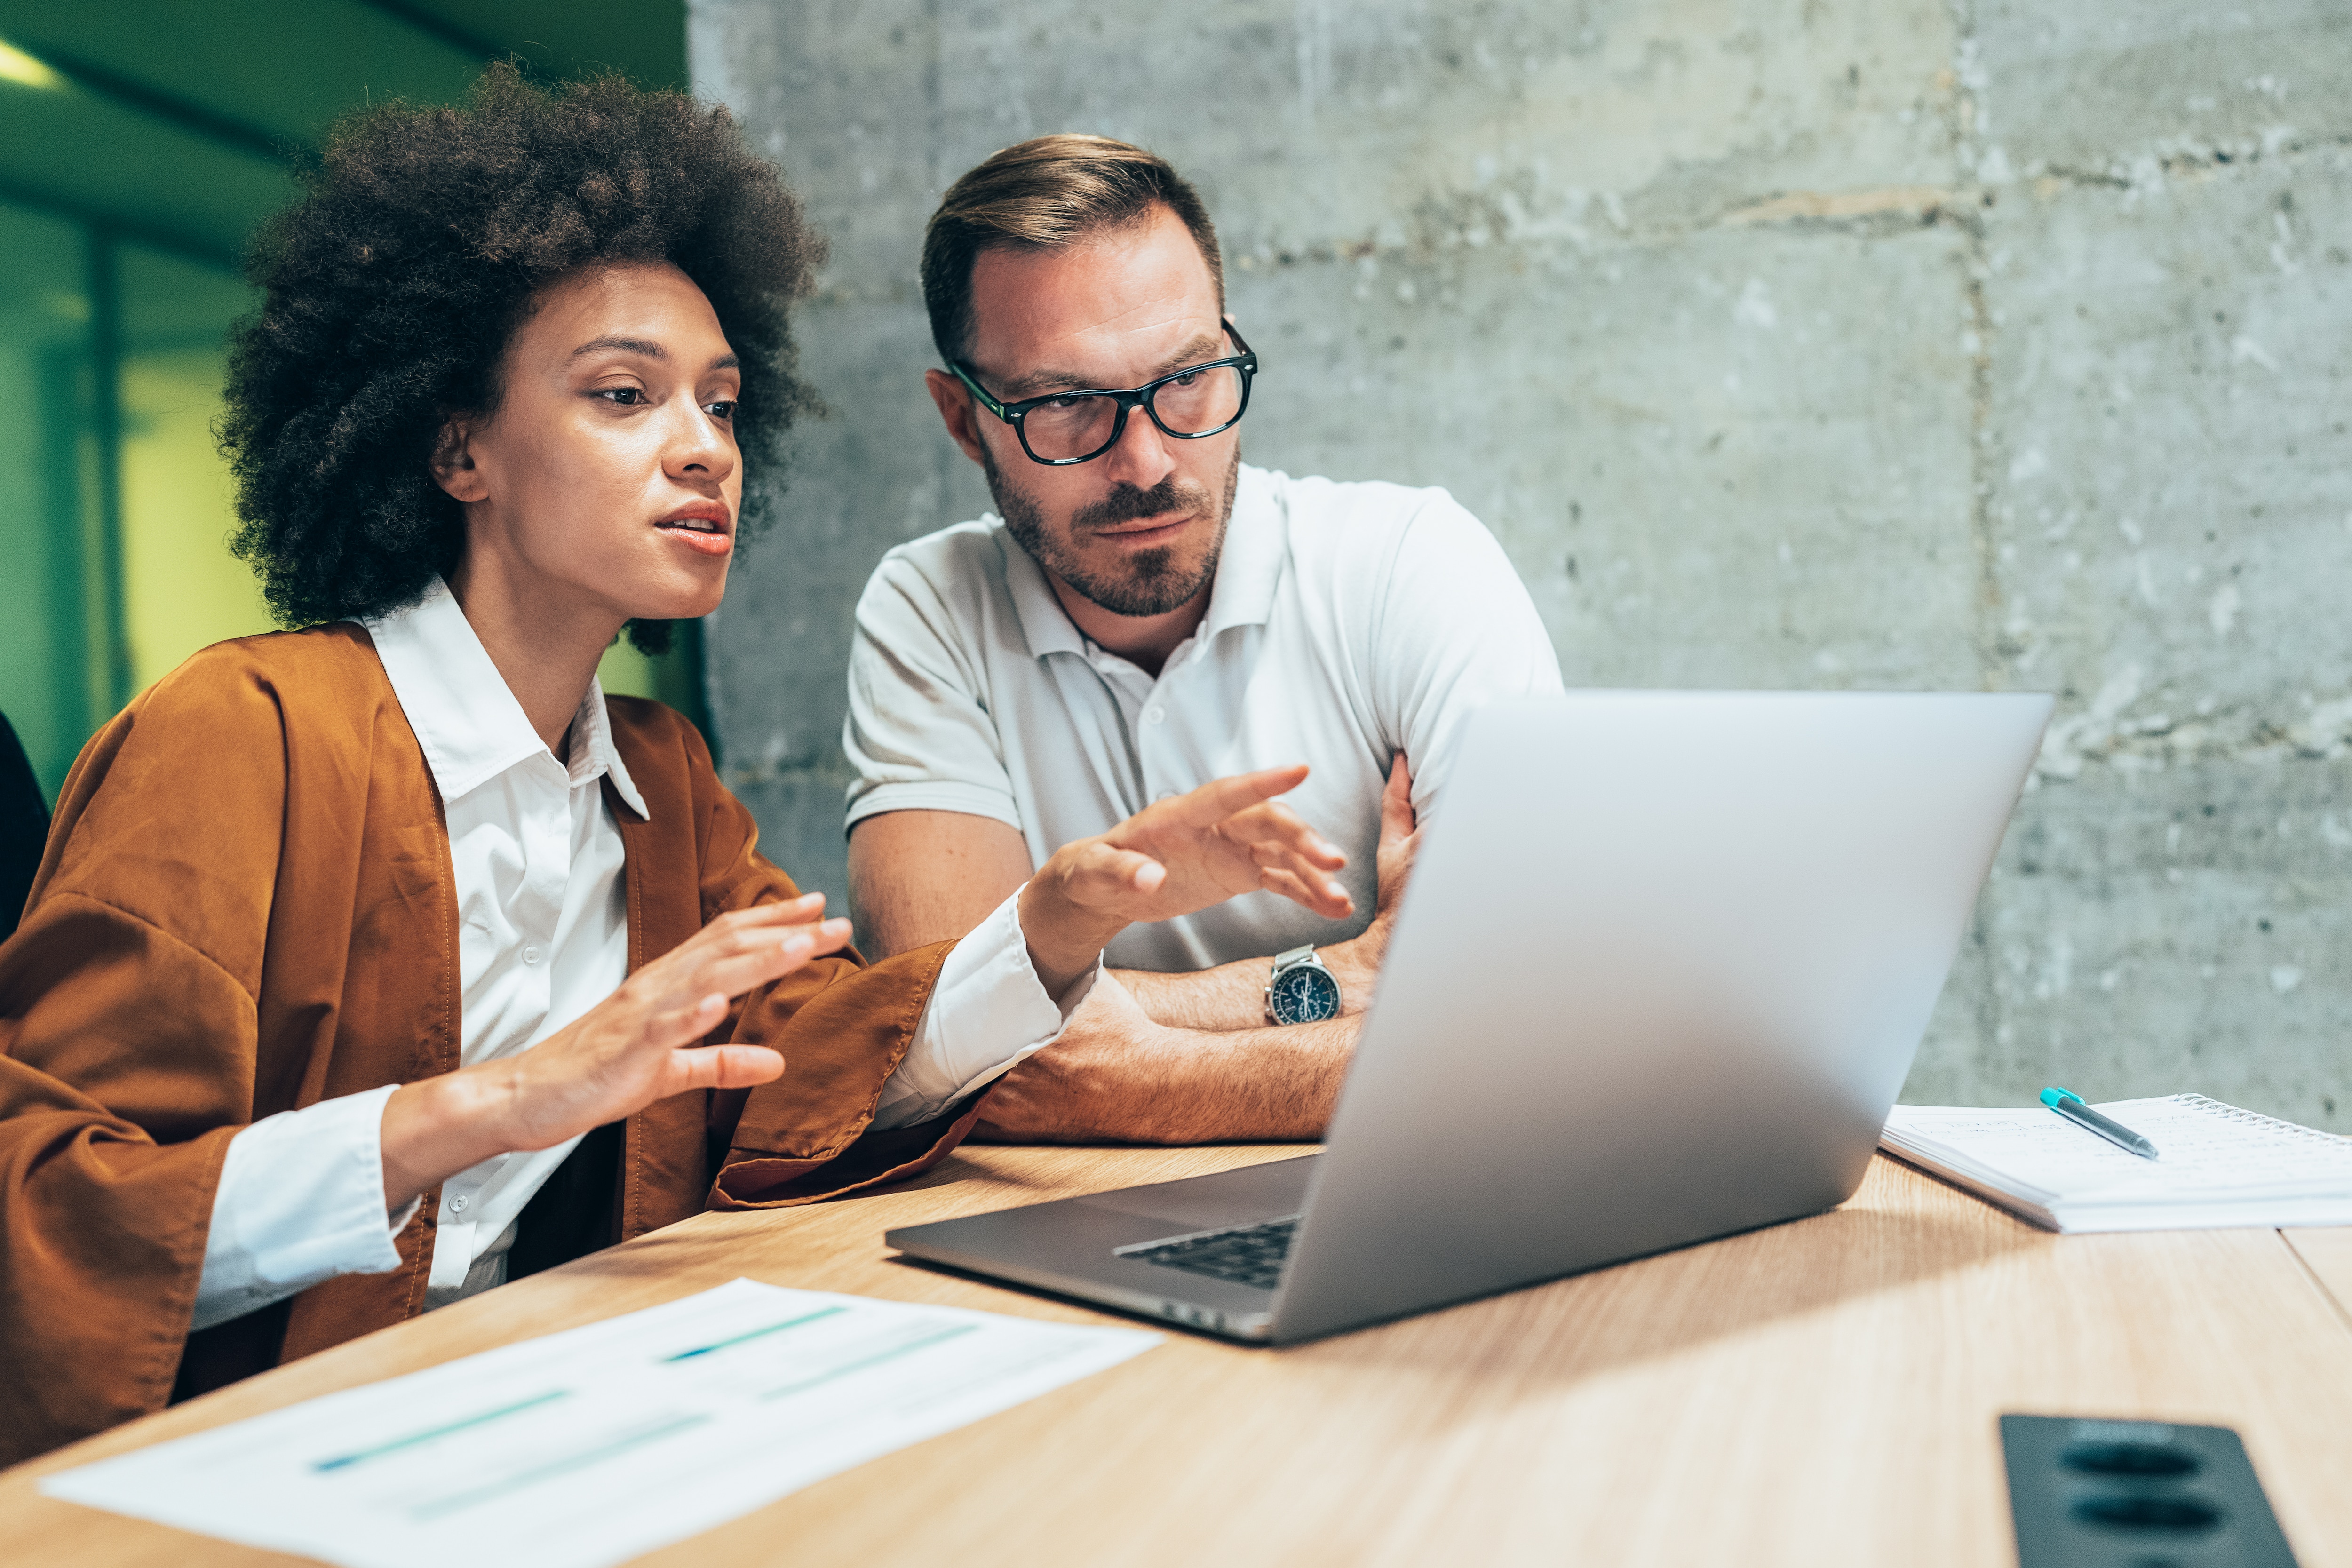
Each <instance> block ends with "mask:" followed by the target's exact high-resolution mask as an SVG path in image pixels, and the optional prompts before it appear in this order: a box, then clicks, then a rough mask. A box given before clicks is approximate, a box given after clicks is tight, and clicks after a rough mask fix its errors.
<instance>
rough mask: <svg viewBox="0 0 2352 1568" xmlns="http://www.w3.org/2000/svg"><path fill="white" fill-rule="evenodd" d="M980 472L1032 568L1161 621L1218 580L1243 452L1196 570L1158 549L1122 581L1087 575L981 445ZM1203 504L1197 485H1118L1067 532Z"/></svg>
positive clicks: (1117, 607)
mask: <svg viewBox="0 0 2352 1568" xmlns="http://www.w3.org/2000/svg"><path fill="white" fill-rule="evenodd" d="M981 468H982V471H984V472H985V473H986V474H987V475H988V493H989V494H990V495H992V496H994V497H995V498H996V510H997V515H998V516H1000V517H1002V518H1003V519H1004V527H1005V530H1006V531H1008V532H1010V533H1011V534H1012V535H1013V538H1014V539H1015V540H1016V541H1018V542H1020V545H1021V548H1022V549H1024V550H1026V551H1027V552H1029V553H1030V555H1031V556H1032V557H1033V558H1034V560H1035V561H1036V563H1037V564H1039V565H1040V566H1043V567H1045V570H1047V571H1048V572H1051V573H1052V574H1054V575H1055V576H1056V577H1059V578H1060V579H1061V580H1062V581H1063V582H1065V583H1067V584H1069V585H1070V586H1071V587H1072V588H1073V589H1075V590H1076V591H1077V593H1078V594H1079V595H1080V596H1082V597H1084V598H1085V599H1087V601H1088V602H1089V603H1091V604H1095V605H1100V606H1101V607H1102V608H1104V609H1106V610H1108V611H1109V612H1110V613H1111V614H1112V615H1115V616H1164V615H1166V614H1167V613H1168V612H1169V611H1171V610H1173V609H1177V608H1179V607H1181V605H1186V604H1189V603H1191V602H1192V596H1193V595H1196V594H1198V593H1199V592H1200V591H1201V590H1202V589H1203V588H1205V587H1207V586H1208V585H1209V582H1210V580H1211V579H1212V578H1213V577H1214V576H1216V574H1217V557H1218V556H1219V555H1221V554H1223V552H1224V548H1225V525H1226V524H1227V523H1228V522H1229V521H1232V519H1233V514H1234V487H1235V486H1236V485H1237V484H1238V483H1239V482H1240V479H1241V472H1242V454H1241V448H1240V447H1239V446H1235V447H1234V460H1233V463H1232V465H1231V466H1230V467H1229V468H1226V470H1225V493H1224V494H1223V496H1222V497H1220V498H1219V499H1218V501H1217V506H1216V512H1215V517H1216V535H1215V537H1214V538H1213V539H1212V540H1210V542H1209V549H1208V552H1207V553H1206V554H1205V555H1203V556H1202V559H1201V563H1200V564H1199V566H1198V567H1196V568H1194V569H1192V570H1191V571H1185V570H1183V569H1181V567H1180V566H1179V565H1178V563H1177V561H1176V547H1175V546H1174V545H1172V544H1163V545H1160V546H1157V547H1155V548H1153V549H1150V550H1142V551H1138V552H1136V553H1135V554H1134V555H1133V556H1132V557H1131V558H1130V559H1129V563H1128V570H1127V574H1126V575H1125V576H1124V577H1120V578H1108V577H1102V576H1098V575H1097V574H1094V573H1092V572H1089V571H1088V570H1087V567H1086V565H1085V564H1084V563H1081V562H1080V561H1079V560H1078V559H1077V555H1076V552H1075V551H1074V550H1071V549H1069V548H1068V547H1067V546H1066V543H1065V542H1064V541H1063V540H1061V539H1057V538H1055V536H1054V535H1052V534H1050V533H1048V532H1047V531H1046V530H1045V509H1044V508H1043V507H1041V506H1039V505H1038V504H1037V503H1036V501H1035V500H1033V499H1032V498H1031V497H1030V496H1029V495H1028V494H1026V493H1025V492H1024V491H1022V490H1020V489H1015V488H1014V487H1013V484H1012V483H1011V482H1010V481H1009V480H1007V479H1005V477H1004V473H1003V470H1002V469H1001V468H998V467H997V466H996V455H995V454H994V453H992V452H991V451H990V450H989V449H988V448H987V447H982V448H981ZM1208 499H1209V497H1208V492H1207V491H1206V490H1204V489H1202V488H1201V487H1200V486H1198V485H1194V484H1183V483H1180V482H1178V480H1177V478H1176V476H1175V475H1174V474H1172V473H1171V474H1170V475H1169V476H1168V477H1167V478H1166V479H1161V480H1160V482H1159V483H1158V484H1156V485H1154V486H1152V487H1151V488H1150V489H1148V490H1145V489H1137V488H1136V487H1135V486H1133V485H1129V484H1121V485H1119V486H1118V487H1117V488H1116V489H1113V490H1112V491H1111V492H1110V494H1108V495H1107V496H1105V497H1104V498H1103V499H1102V500H1098V501H1094V502H1091V503H1089V504H1087V505H1086V506H1082V507H1080V508H1079V509H1078V510H1077V511H1076V513H1075V514H1074V515H1073V516H1072V517H1071V519H1070V522H1069V530H1068V531H1069V534H1070V535H1072V536H1075V535H1076V534H1078V533H1080V532H1082V531H1085V530H1087V529H1090V528H1100V527H1102V526H1104V525H1105V524H1107V523H1114V522H1129V521H1133V520H1135V519H1137V518H1142V517H1159V516H1161V515H1162V514H1164V513H1167V512H1172V511H1191V512H1199V511H1202V510H1206V507H1205V505H1204V503H1205V502H1206V501H1207V500H1208Z"/></svg>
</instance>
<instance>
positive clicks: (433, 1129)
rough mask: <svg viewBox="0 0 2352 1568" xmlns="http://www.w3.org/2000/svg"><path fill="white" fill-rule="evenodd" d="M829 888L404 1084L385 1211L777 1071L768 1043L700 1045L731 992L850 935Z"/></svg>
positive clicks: (723, 930) (388, 1139) (727, 928)
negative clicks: (472, 1170) (500, 1159)
mask: <svg viewBox="0 0 2352 1568" xmlns="http://www.w3.org/2000/svg"><path fill="white" fill-rule="evenodd" d="M848 942H849V922H848V921H828V920H825V919H824V894H822V893H810V894H806V895H804V896H803V897H802V898H799V899H795V900H792V901H791V902H788V903H777V904H761V905H758V906H756V907H754V908H751V909H748V910H735V911H733V912H731V913H729V914H724V915H721V916H719V918H718V919H717V920H715V921H711V922H710V923H709V925H707V926H705V927H703V928H702V930H701V931H698V932H696V933H695V934H694V936H692V937H691V938H689V939H688V940H687V941H686V942H681V943H679V944H678V945H677V947H676V948H674V949H673V950H671V951H670V952H667V953H665V954H663V955H662V956H661V957H659V958H657V959H656V960H654V961H653V962H652V963H648V964H646V966H645V967H644V968H643V969H640V970H638V971H637V972H636V973H635V974H633V975H631V976H629V978H628V979H627V980H626V981H625V982H624V983H623V984H622V985H621V988H620V989H619V990H617V991H615V992H614V993H613V994H612V995H610V996H607V997H606V998H604V1001H602V1002H599V1003H598V1004H597V1005H595V1006H593V1007H592V1008H590V1009H589V1010H588V1011H587V1012H586V1013H584V1014H583V1015H582V1016H580V1017H579V1018H577V1019H575V1020H574V1021H573V1022H572V1024H571V1025H570V1026H567V1027H565V1028H562V1029H560V1030H558V1031H557V1032H556V1033H554V1034H553V1035H551V1036H549V1037H547V1038H546V1039H544V1040H542V1041H541V1042H540V1043H539V1044H538V1045H536V1046H533V1047H531V1048H530V1049H529V1050H527V1051H525V1052H523V1053H522V1054H521V1055H520V1056H516V1057H509V1058H503V1059H500V1060H498V1061H489V1062H480V1063H477V1064H476V1065H475V1066H473V1067H469V1068H460V1069H459V1070H458V1071H457V1072H454V1073H447V1074H445V1075H443V1076H441V1077H439V1078H430V1079H420V1080H419V1081H417V1082H415V1083H411V1084H404V1085H402V1086H401V1087H400V1088H399V1089H395V1090H394V1092H393V1096H392V1098H391V1100H388V1101H387V1102H386V1103H385V1105H384V1110H383V1198H384V1207H385V1208H386V1209H387V1210H388V1211H391V1212H395V1213H396V1212H397V1211H399V1210H400V1209H401V1208H403V1207H404V1206H406V1205H407V1203H408V1200H409V1199H411V1198H413V1197H415V1196H416V1195H417V1194H419V1193H422V1192H424V1191H425V1189H426V1188H428V1187H431V1186H434V1185H435V1184H438V1183H440V1182H442V1181H444V1180H446V1178H448V1177H450V1176H453V1175H456V1174H457V1173H458V1172H460V1171H463V1170H466V1169H467V1168H468V1167H469V1166H472V1165H475V1164H478V1163H480V1162H481V1161H484V1160H487V1159H488V1158H489V1157H490V1156H491V1155H493V1154H503V1153H507V1152H510V1151H514V1150H520V1149H547V1148H552V1147H553V1146H554V1145H556V1144H558V1143H561V1142H563V1141H564V1140H565V1139H567V1138H571V1137H573V1136H575V1135H577V1134H579V1133H582V1132H585V1131H588V1130H589V1129H590V1128H592V1127H601V1126H603V1125H604V1123H605V1122H608V1121H619V1120H620V1119H621V1118H623V1117H625V1116H627V1115H630V1114H632V1113H633V1112H635V1111H637V1110H643V1109H644V1108H645V1107H646V1106H647V1105H650V1104H652V1103H653V1102H654V1101H655V1100H665V1099H667V1098H668V1097H669V1096H671V1095H673V1094H682V1093H684V1092H685V1091H687V1090H688V1089H748V1088H750V1087H751V1086H752V1085H754V1084H761V1083H767V1082H769V1081H771V1080H772V1079H775V1078H777V1077H779V1076H781V1075H782V1072H783V1070H784V1058H782V1057H781V1056H779V1055H778V1054H777V1053H775V1052H774V1051H772V1050H770V1049H768V1048H767V1047H764V1046H705V1045H700V1044H698V1041H700V1040H701V1038H702V1037H704V1036H705V1035H708V1034H709V1032H710V1031H711V1030H712V1029H715V1028H717V1027H718V1026H719V1022H720V1021H721V1020H722V1019H724V1018H725V1017H726V1016H727V1008H728V1004H729V1002H730V999H731V998H733V997H737V996H740V995H742V994H744V993H745V992H747V991H751V990H753V989H756V988H757V987H759V986H761V985H765V984H768V983H770V982H771V981H774V980H778V979H781V978H782V977H783V976H784V975H786V974H789V973H792V972H793V970H795V969H798V968H800V967H801V966H802V965H803V964H804V963H809V962H810V961H811V960H813V959H814V958H817V957H819V956H821V955H823V954H824V953H829V952H839V951H840V950H841V949H842V948H844V947H845V946H847V945H848Z"/></svg>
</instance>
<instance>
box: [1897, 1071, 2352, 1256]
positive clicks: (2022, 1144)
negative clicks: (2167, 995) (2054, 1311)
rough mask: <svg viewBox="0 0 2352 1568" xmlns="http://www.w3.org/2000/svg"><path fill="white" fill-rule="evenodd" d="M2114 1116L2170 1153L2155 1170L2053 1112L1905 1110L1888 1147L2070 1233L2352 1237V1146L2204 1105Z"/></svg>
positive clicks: (2179, 1102)
mask: <svg viewBox="0 0 2352 1568" xmlns="http://www.w3.org/2000/svg"><path fill="white" fill-rule="evenodd" d="M2095 1109H2096V1110H2101V1111H2104V1112H2105V1113H2106V1114H2107V1115H2108V1116H2111V1117H2113V1118H2114V1119H2115V1120H2116V1121H2120V1122H2122V1123H2123V1124H2124V1125H2125V1126H2126V1127H2128V1128H2130V1129H2131V1130H2132V1131H2135V1132H2137V1133H2139V1134H2141V1135H2142V1136H2144V1137H2146V1138H2147V1140H2148V1141H2149V1142H2153V1143H2154V1144H2155V1145H2156V1147H2157V1152H2158V1155H2159V1158H2157V1159H2154V1160H2144V1159H2142V1158H2140V1156H2138V1155H2137V1154H2133V1153H2129V1152H2126V1151H2124V1150H2122V1149H2118V1148H2117V1147H2116V1146H2115V1145H2114V1144H2113V1143H2110V1142H2107V1141H2106V1140H2105V1139H2104V1138H2102V1137H2100V1136H2098V1135H2097V1134H2096V1133H2095V1132H2092V1131H2087V1130H2086V1129H2084V1128H2082V1127H2080V1126H2077V1125H2076V1124H2075V1123H2074V1122H2072V1121H2067V1120H2066V1119H2065V1118H2064V1117H2063V1116H2059V1115H2056V1114H2055V1113H2053V1112H2052V1111H2051V1110H2048V1109H2047V1108H2045V1107H2042V1106H2039V1105H2036V1106H2032V1107H2029V1108H2021V1109H2006V1108H1996V1109H1990V1110H1976V1109H1971V1108H1969V1107H1965V1106H1948V1105H1898V1106H1896V1107H1895V1110H1894V1112H1893V1113H1892V1114H1891V1115H1889V1116H1888V1117H1887V1119H1886V1129H1885V1131H1884V1132H1882V1133H1881V1134H1880V1135H1879V1140H1878V1142H1879V1147H1881V1148H1883V1149H1885V1151H1886V1152H1888V1153H1890V1154H1894V1155H1896V1156H1898V1157H1899V1158H1901V1159H1905V1160H1908V1161H1909V1162H1911V1163H1913V1164H1915V1165H1922V1166H1925V1167H1926V1168H1927V1169H1928V1170H1929V1171H1932V1172H1934V1173H1936V1174H1937V1175H1938V1176H1941V1177H1943V1178H1944V1179H1945V1180H1946V1181H1948V1182H1950V1183H1952V1184H1955V1185H1958V1186H1962V1187H1966V1188H1967V1189H1968V1190H1969V1191H1970V1192H1972V1193H1974V1194H1977V1195H1978V1196H1979V1197H1980V1198H1983V1199H1984V1200H1985V1201H1987V1202H1988V1203H1992V1204H1997V1205H2000V1207H2002V1208H2005V1209H2007V1210H2009V1211H2010V1212H2011V1214H2014V1215H2020V1216H2021V1217H2023V1218H2025V1219H2029V1220H2032V1222H2033V1223H2034V1224H2036V1225H2038V1226H2044V1227H2046V1228H2048V1229H2051V1230H2057V1231H2070V1232H2071V1231H2091V1230H2195V1229H2206V1228H2212V1227H2220V1226H2298V1225H2352V1138H2338V1137H2336V1136H2335V1135H2334V1134H2333V1133H2328V1132H2322V1131H2318V1130H2317V1129H2316V1128H2311V1127H2301V1126H2297V1125H2296V1124H2295V1123H2294V1122H2292V1121H2279V1120H2277V1119H2276V1118H2274V1117H2269V1116H2261V1115H2257V1114H2256V1113H2254V1112H2253V1111H2251V1110H2239V1109H2238V1108H2237V1107H2236V1106H2234V1105H2224V1104H2222V1103H2221V1101H2220V1100H2208V1099H2206V1098H2205V1097H2204V1096H2203V1095H2201V1094H2173V1095H2167V1096H2165V1097H2163V1098H2162V1099H2159V1100H2111V1101H2109V1102H2107V1103H2106V1104H2104V1105H2100V1106H2097V1107H2095Z"/></svg>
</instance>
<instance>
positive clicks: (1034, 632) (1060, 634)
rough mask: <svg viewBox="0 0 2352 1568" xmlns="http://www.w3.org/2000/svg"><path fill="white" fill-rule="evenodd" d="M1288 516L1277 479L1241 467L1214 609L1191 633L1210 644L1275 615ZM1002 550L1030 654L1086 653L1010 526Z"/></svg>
mask: <svg viewBox="0 0 2352 1568" xmlns="http://www.w3.org/2000/svg"><path fill="white" fill-rule="evenodd" d="M1288 528H1289V520H1288V519H1287V517H1286V515H1285V513H1284V511H1283V510H1282V506H1281V504H1280V503H1279V502H1278V501H1277V500H1276V499H1275V494H1274V485H1273V482H1272V480H1271V479H1270V478H1269V477H1268V475H1267V474H1266V471H1265V469H1264V468H1251V467H1250V466H1249V465H1248V464H1247V463H1244V464H1243V465H1242V471H1241V478H1240V479H1239V480H1238V482H1236V484H1235V485H1234V512H1233V516H1232V518H1231V519H1230V520H1229V521H1227V523H1226V527H1225V543H1224V548H1223V551H1221V552H1219V554H1218V556H1217V581H1216V584H1215V585H1214V586H1213V587H1212V588H1211V589H1210V590H1209V613H1208V614H1207V615H1206V616H1203V617H1202V622H1201V629H1200V630H1199V631H1198V632H1196V633H1194V634H1193V636H1194V637H1195V638H1197V639H1198V640H1199V641H1200V642H1202V643H1203V644H1205V643H1207V642H1208V641H1210V640H1211V639H1212V638H1213V637H1216V635H1217V634H1218V633H1220V632H1222V631H1224V630H1226V629H1228V628H1229V627H1233V626H1264V625H1265V622H1266V618H1267V617H1268V616H1271V615H1272V614H1273V613H1274V595H1275V591H1276V589H1277V588H1278V587H1279V586H1280V585H1281V583H1282V568H1283V562H1284V559H1285V557H1286V555H1287V553H1288V549H1287V547H1288V543H1289V541H1288V537H1287V535H1288ZM998 542H999V543H1000V545H1001V546H1002V548H1003V552H1004V585H1005V589H1006V591H1007V592H1008V593H1009V594H1010V595H1012V598H1013V614H1014V615H1015V616H1018V617H1019V618H1020V621H1021V633H1022V636H1023V637H1025V638H1026V639H1027V640H1028V643H1029V652H1030V655H1031V657H1032V658H1045V656H1046V655H1047V654H1049V653H1074V654H1076V655H1078V656H1079V657H1080V658H1085V657H1086V651H1087V640H1086V637H1085V634H1083V633H1081V632H1080V631H1079V630H1078V628H1077V626H1076V623H1074V622H1073V621H1072V620H1071V619H1070V616H1069V612H1068V611H1066V610H1065V609H1063V608H1062V601H1061V600H1060V599H1058V598H1056V597H1055V595H1054V586H1053V584H1051V583H1048V582H1047V581H1046V580H1045V568H1044V567H1042V566H1040V565H1038V564H1037V562H1036V560H1035V558H1034V557H1033V556H1032V555H1031V554H1030V553H1029V552H1028V551H1026V550H1024V549H1023V548H1022V547H1021V543H1020V542H1019V541H1018V540H1016V539H1014V538H1013V535H1012V533H1011V532H1010V531H1004V532H1002V533H1000V534H999V535H998Z"/></svg>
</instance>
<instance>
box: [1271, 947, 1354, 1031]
mask: <svg viewBox="0 0 2352 1568" xmlns="http://www.w3.org/2000/svg"><path fill="white" fill-rule="evenodd" d="M1265 1016H1267V1017H1269V1018H1271V1019H1273V1020H1274V1021H1275V1022H1276V1023H1277V1024H1312V1023H1316V1022H1318V1021H1319V1020H1321V1019H1324V1018H1336V1017H1338V1016H1339V976H1337V975H1335V974H1333V973H1331V972H1330V971H1329V970H1328V969H1326V968H1324V967H1323V961H1322V960H1321V959H1319V958H1318V957H1316V956H1315V944H1314V943H1313V942H1308V943H1307V945H1306V946H1305V947H1294V948H1292V949H1291V950H1290V951H1289V952H1277V953H1276V954H1275V955H1274V976H1273V978H1272V979H1271V980H1269V981H1267V983H1266V987H1265Z"/></svg>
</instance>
